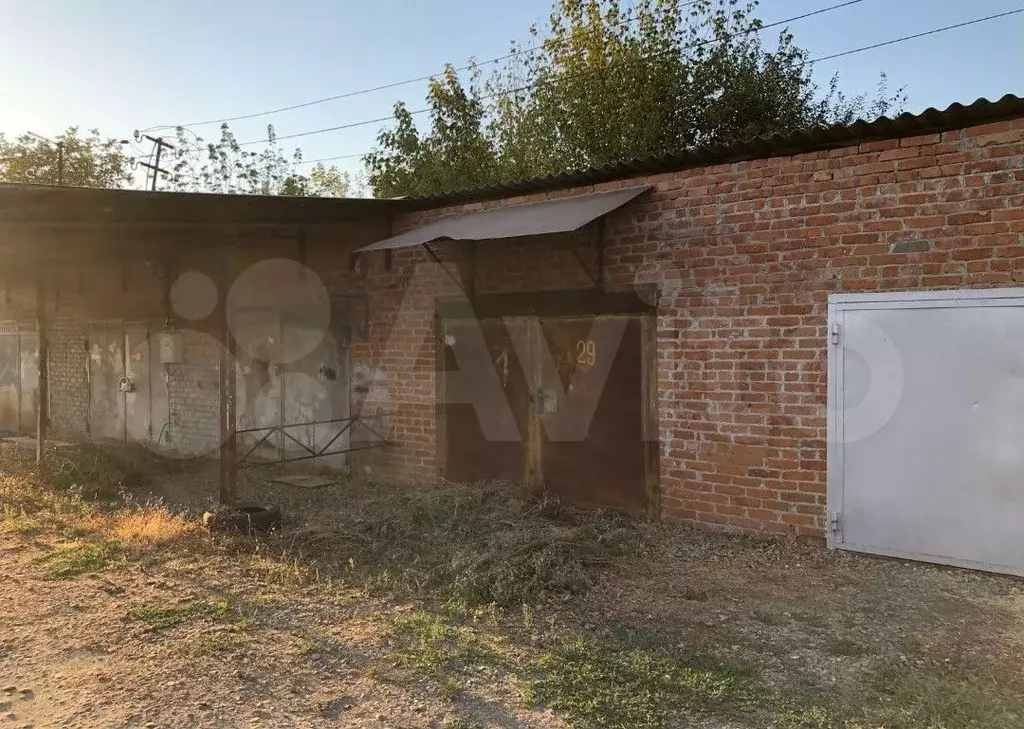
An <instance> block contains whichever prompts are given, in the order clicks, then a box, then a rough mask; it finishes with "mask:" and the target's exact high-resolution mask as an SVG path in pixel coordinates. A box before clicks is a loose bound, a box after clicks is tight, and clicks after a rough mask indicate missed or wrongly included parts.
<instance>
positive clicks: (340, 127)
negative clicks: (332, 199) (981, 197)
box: [240, 0, 864, 147]
mask: <svg viewBox="0 0 1024 729" xmlns="http://www.w3.org/2000/svg"><path fill="white" fill-rule="evenodd" d="M862 2H864V0H845V2H841V3H836V4H835V5H829V6H828V7H825V8H820V9H818V10H812V11H811V12H808V13H802V14H800V15H794V16H793V17H791V18H784V19H782V20H776V21H774V22H772V23H768V24H767V25H759V26H757V27H755V28H748V29H747V30H744V31H740V32H737V33H729V34H726V35H723V36H722V37H720V38H708V39H706V40H702V41H699V42H697V43H691V44H689V45H685V46H683V47H682V48H680V49H679V51H685V50H691V49H693V48H700V47H702V46H706V45H709V44H711V43H722V42H725V41H727V40H731V39H732V38H738V37H741V36H746V35H750V34H752V33H760V32H761V31H763V30H768V29H769V28H775V27H778V26H780V25H786V24H787V23H792V22H795V21H797V20H803V19H805V18H810V17H812V16H815V15H821V14H822V13H828V12H831V11H833V10H839V9H840V8H845V7H849V6H850V5H857V4H859V3H862ZM688 4H691V3H688ZM672 52H673V53H674V52H676V51H672ZM431 78H432V77H431ZM528 88H529V87H528V86H523V87H520V88H516V89H511V90H509V91H499V92H496V93H494V94H488V95H485V96H481V97H480V99H490V98H494V97H495V96H502V95H504V94H514V93H517V92H519V91H525V90H527V89H528ZM429 111H430V109H429V108H426V109H416V110H415V111H410V112H409V114H410V115H417V114H426V113H427V112H429ZM393 118H394V116H392V115H389V116H385V117H378V118H376V119H364V120H362V121H356V122H349V123H347V124H341V125H338V126H334V127H324V128H323V129H313V130H311V131H307V132H297V133H295V134H286V135H281V136H277V137H276V139H277V140H279V141H280V140H285V139H298V138H299V137H309V136H313V135H316V134H327V133H329V132H338V131H342V130H345V129H354V128H355V127H361V126H366V125H368V124H380V123H382V122H387V121H391V120H392V119H393ZM269 141H270V140H269V139H253V140H250V141H248V142H241V143H240V146H243V147H245V146H249V145H253V144H266V143H267V142H269Z"/></svg>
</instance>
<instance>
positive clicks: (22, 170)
mask: <svg viewBox="0 0 1024 729" xmlns="http://www.w3.org/2000/svg"><path fill="white" fill-rule="evenodd" d="M53 141H54V142H56V143H59V145H60V147H61V149H62V152H61V151H59V150H58V144H51V143H50V142H48V141H46V140H43V139H39V138H38V137H34V136H32V135H31V134H22V135H21V136H19V137H16V138H15V139H13V140H8V139H7V138H6V137H5V136H4V135H3V134H0V182H20V183H32V184H40V185H56V184H58V183H61V184H64V185H68V186H73V187H123V186H125V185H126V184H127V183H128V182H129V180H130V179H131V174H130V171H129V169H128V162H127V160H126V159H125V156H124V153H123V152H122V151H121V145H120V144H119V143H118V141H117V140H116V139H104V138H103V137H101V136H100V133H99V130H97V129H90V130H89V131H88V133H85V134H80V132H79V129H78V127H68V129H67V130H66V131H64V132H63V133H62V134H60V135H59V136H58V137H57V138H56V139H54V140H53ZM61 156H63V165H61Z"/></svg>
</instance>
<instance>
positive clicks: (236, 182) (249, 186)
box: [166, 124, 352, 197]
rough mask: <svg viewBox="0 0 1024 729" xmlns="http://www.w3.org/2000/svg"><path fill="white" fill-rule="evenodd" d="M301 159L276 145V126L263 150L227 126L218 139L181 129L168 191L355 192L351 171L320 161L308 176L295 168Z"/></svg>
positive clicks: (325, 194) (337, 194)
mask: <svg viewBox="0 0 1024 729" xmlns="http://www.w3.org/2000/svg"><path fill="white" fill-rule="evenodd" d="M301 162H302V151H301V150H299V149H295V150H294V151H293V152H292V153H291V154H290V155H289V154H286V153H285V152H284V151H283V150H282V149H281V148H280V147H279V146H278V144H277V137H276V134H275V132H274V127H273V126H268V127H267V144H266V146H265V147H264V148H263V149H262V150H261V151H255V150H253V151H250V150H248V149H245V148H244V147H243V146H242V145H241V144H240V143H239V142H238V139H237V138H236V137H235V134H234V132H232V131H231V129H230V128H229V127H228V125H227V124H222V125H221V128H220V137H219V139H217V141H216V142H206V141H205V140H204V139H203V138H202V137H198V136H195V135H194V134H193V133H192V132H190V131H188V130H186V129H184V128H182V127H178V129H177V141H176V143H175V160H174V163H173V164H172V165H171V175H170V177H169V179H168V181H167V185H166V189H170V190H175V191H178V192H215V193H224V194H242V195H286V196H292V197H296V196H304V197H306V196H308V197H345V196H347V195H348V194H349V193H350V192H351V190H352V179H351V176H350V175H349V174H348V173H347V172H341V171H339V170H338V168H337V167H329V168H328V167H324V165H323V163H319V164H317V165H316V166H314V167H313V169H312V170H310V172H309V174H308V175H304V174H301V173H299V172H297V170H296V168H297V166H298V165H299V164H300V163H301Z"/></svg>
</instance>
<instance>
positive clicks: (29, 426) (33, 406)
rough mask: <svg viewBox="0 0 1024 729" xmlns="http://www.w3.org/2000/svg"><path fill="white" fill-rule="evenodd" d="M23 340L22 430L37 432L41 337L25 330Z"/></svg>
mask: <svg viewBox="0 0 1024 729" xmlns="http://www.w3.org/2000/svg"><path fill="white" fill-rule="evenodd" d="M19 337H20V340H21V356H20V361H19V369H20V371H21V396H20V399H21V407H20V410H21V416H20V417H21V421H20V425H21V428H20V429H21V430H22V431H32V432H35V429H36V425H37V423H36V418H37V412H38V410H39V350H38V346H39V344H38V343H39V337H38V336H36V333H35V331H30V330H23V331H22V332H21V333H20V334H19Z"/></svg>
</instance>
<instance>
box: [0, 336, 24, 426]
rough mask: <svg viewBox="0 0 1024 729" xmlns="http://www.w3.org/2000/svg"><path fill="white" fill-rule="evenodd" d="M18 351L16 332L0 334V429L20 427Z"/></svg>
mask: <svg viewBox="0 0 1024 729" xmlns="http://www.w3.org/2000/svg"><path fill="white" fill-rule="evenodd" d="M20 352H21V346H20V343H19V337H18V335H17V334H16V333H12V334H0V430H6V431H14V432H16V431H18V430H19V427H20V425H19V421H20V410H21V403H20V390H21V365H20Z"/></svg>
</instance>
